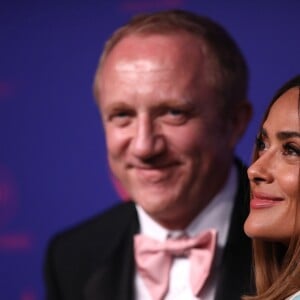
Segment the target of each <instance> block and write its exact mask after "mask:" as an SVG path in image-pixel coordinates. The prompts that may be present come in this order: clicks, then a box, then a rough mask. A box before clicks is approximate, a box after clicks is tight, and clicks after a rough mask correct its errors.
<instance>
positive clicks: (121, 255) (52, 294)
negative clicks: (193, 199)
mask: <svg viewBox="0 0 300 300" xmlns="http://www.w3.org/2000/svg"><path fill="white" fill-rule="evenodd" d="M237 164H238V169H239V189H238V192H237V195H236V197H235V204H234V209H233V214H232V219H231V223H230V229H229V236H228V240H227V244H226V247H225V249H224V254H223V259H222V267H221V274H220V277H219V278H220V280H219V282H218V286H217V295H216V298H215V299H216V300H238V299H240V297H241V295H243V294H244V293H248V292H249V290H250V277H251V245H250V240H249V239H248V238H247V237H246V236H245V234H244V232H243V223H244V220H245V217H246V216H247V214H248V206H249V205H248V201H247V199H248V194H249V191H248V180H247V176H246V171H245V168H244V167H243V166H242V165H241V163H240V162H237ZM138 231H139V224H138V219H137V213H136V209H135V206H134V204H133V203H132V202H127V203H122V204H120V205H118V206H116V207H114V208H112V209H110V210H108V211H107V212H105V213H103V214H101V215H99V216H96V217H95V218H93V219H91V220H89V221H87V222H85V223H82V224H80V225H79V226H76V227H75V228H73V229H71V230H68V231H65V232H63V233H61V234H59V235H57V236H56V237H55V238H54V239H52V241H51V242H50V243H49V247H48V252H47V256H46V263H45V280H46V295H47V296H46V299H48V300H133V299H134V285H133V282H134V281H133V278H134V271H135V269H134V257H133V235H134V234H135V233H137V232H138Z"/></svg>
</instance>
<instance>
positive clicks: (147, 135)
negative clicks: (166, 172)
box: [131, 115, 165, 159]
mask: <svg viewBox="0 0 300 300" xmlns="http://www.w3.org/2000/svg"><path fill="white" fill-rule="evenodd" d="M164 148H165V140H164V137H163V134H162V132H161V130H160V128H159V125H158V124H156V123H155V120H153V119H152V118H151V117H150V116H148V115H146V116H141V117H139V118H138V119H137V123H136V130H135V136H134V137H133V139H132V141H131V149H132V153H133V155H135V156H136V157H138V158H140V159H148V158H151V157H154V156H157V155H159V154H161V153H162V152H163V150H164Z"/></svg>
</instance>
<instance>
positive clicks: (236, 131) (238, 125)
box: [230, 100, 253, 148]
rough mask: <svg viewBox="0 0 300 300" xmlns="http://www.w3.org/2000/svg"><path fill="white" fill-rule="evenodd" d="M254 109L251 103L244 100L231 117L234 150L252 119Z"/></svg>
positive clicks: (231, 140)
mask: <svg viewBox="0 0 300 300" xmlns="http://www.w3.org/2000/svg"><path fill="white" fill-rule="evenodd" d="M252 114H253V109H252V105H251V103H250V102H249V101H247V100H244V101H243V102H240V103H238V104H237V105H236V106H235V108H234V110H233V111H232V115H231V120H230V122H231V126H230V127H231V138H230V145H231V147H232V148H234V147H235V146H236V144H237V143H238V142H239V140H240V139H241V137H242V136H243V134H244V133H245V131H246V129H247V127H248V124H249V122H250V120H251V118H252Z"/></svg>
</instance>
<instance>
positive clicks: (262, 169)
mask: <svg viewBox="0 0 300 300" xmlns="http://www.w3.org/2000/svg"><path fill="white" fill-rule="evenodd" d="M273 166H274V156H273V155H272V154H271V153H264V154H262V155H261V156H260V157H258V158H257V160H256V161H254V162H253V163H252V164H251V166H250V167H249V168H248V171H247V173H248V178H249V180H250V181H252V182H255V183H260V182H265V183H270V182H272V181H273V171H272V169H273Z"/></svg>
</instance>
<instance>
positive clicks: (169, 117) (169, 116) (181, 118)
mask: <svg viewBox="0 0 300 300" xmlns="http://www.w3.org/2000/svg"><path fill="white" fill-rule="evenodd" d="M188 115H189V114H188V113H187V111H186V110H183V109H180V108H168V109H166V111H165V113H164V116H163V117H164V120H165V122H166V123H168V124H171V125H182V124H184V123H185V122H186V121H187V120H188Z"/></svg>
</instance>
